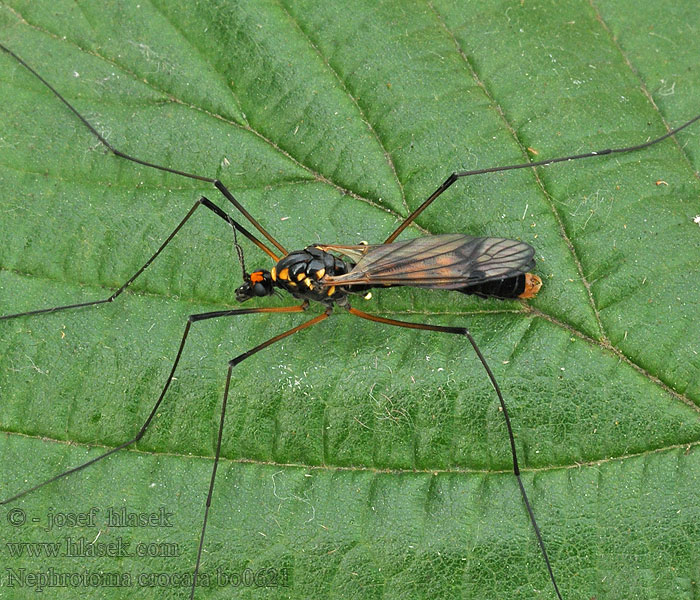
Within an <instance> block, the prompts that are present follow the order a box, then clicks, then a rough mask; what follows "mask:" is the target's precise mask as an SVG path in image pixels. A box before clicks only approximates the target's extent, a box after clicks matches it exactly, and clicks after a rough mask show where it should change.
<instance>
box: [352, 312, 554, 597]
mask: <svg viewBox="0 0 700 600" xmlns="http://www.w3.org/2000/svg"><path fill="white" fill-rule="evenodd" d="M348 310H349V311H350V314H353V315H355V316H356V317H360V318H362V319H367V320H369V321H375V322H377V323H384V324H385V325H396V326H397V327H407V328H409V329H422V330H427V331H439V332H442V333H454V334H457V335H464V336H466V337H467V339H468V340H469V343H470V344H471V345H472V348H474V352H476V355H477V357H478V358H479V361H480V362H481V364H482V365H483V367H484V369H485V370H486V374H487V375H488V377H489V379H490V380H491V385H493V388H494V390H496V395H497V396H498V401H499V403H500V405H501V410H502V411H503V418H504V419H505V421H506V430H507V431H508V439H509V440H510V452H511V455H512V457H513V473H514V474H515V477H516V478H517V480H518V486H519V487H520V494H521V495H522V498H523V502H524V504H525V508H526V509H527V514H528V515H529V516H530V522H531V523H532V527H533V529H534V530H535V536H536V537H537V543H538V544H539V546H540V550H541V552H542V557H543V558H544V562H545V564H546V566H547V571H548V572H549V578H550V580H551V581H552V585H553V586H554V591H555V592H556V594H557V598H559V600H562V597H561V593H560V592H559V586H558V585H557V580H556V578H555V577H554V572H553V571H552V565H551V564H550V562H549V555H548V554H547V548H546V547H545V545H544V540H543V539H542V534H541V533H540V528H539V526H538V525H537V521H536V520H535V513H534V511H533V510H532V506H531V505H530V500H529V498H528V497H527V493H526V492H525V486H524V485H523V481H522V479H521V477H520V466H519V465H518V455H517V453H516V450H515V437H514V436H513V428H512V427H511V425H510V416H509V415H508V409H507V408H506V402H505V400H504V399H503V394H502V393H501V388H500V387H499V386H498V382H497V381H496V377H495V375H494V374H493V371H491V367H489V364H488V363H487V362H486V358H484V355H483V354H482V353H481V350H480V349H479V346H477V344H476V340H475V339H474V338H473V337H472V334H471V333H469V330H468V329H467V328H466V327H445V326H442V325H429V324H427V323H410V322H407V321H397V320H395V319H388V318H386V317H380V316H377V315H370V314H368V313H366V312H363V311H361V310H357V309H356V308H349V309H348Z"/></svg>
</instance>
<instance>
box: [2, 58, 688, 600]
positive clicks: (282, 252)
mask: <svg viewBox="0 0 700 600" xmlns="http://www.w3.org/2000/svg"><path fill="white" fill-rule="evenodd" d="M0 49H1V50H2V51H4V52H5V53H7V54H8V55H10V56H11V57H13V58H14V59H15V60H16V61H17V62H18V63H19V64H20V65H22V67H24V68H25V69H27V70H28V71H29V72H30V73H31V74H32V75H33V76H34V77H36V78H37V79H38V80H39V81H41V82H42V84H43V85H44V86H46V88H48V89H49V90H50V91H51V92H52V93H53V94H54V95H55V97H56V98H57V99H58V100H59V101H60V102H62V103H63V104H64V105H65V106H66V107H67V108H68V109H69V110H70V111H71V112H72V113H73V115H74V116H75V117H76V118H77V119H78V120H79V121H80V122H81V123H82V124H83V125H84V126H85V127H86V128H87V129H88V130H89V131H90V132H92V134H93V135H94V136H95V137H96V138H97V140H99V142H100V143H101V144H102V145H103V146H104V147H105V148H106V149H107V150H108V151H110V152H111V153H112V154H114V155H115V156H117V157H120V158H122V159H125V160H126V161H130V162H132V163H136V164H139V165H141V166H145V167H147V168H152V169H157V170H160V171H164V172H167V173H171V174H174V175H178V176H181V177H185V178H189V179H194V180H198V181H201V182H205V183H209V184H212V185H213V186H214V187H215V188H216V189H217V190H218V191H219V192H220V193H221V194H222V195H223V196H224V198H226V199H227V200H228V202H229V203H230V205H231V206H232V207H233V208H234V209H235V210H237V211H238V213H240V214H241V215H242V216H243V218H244V219H245V220H246V221H247V222H248V223H249V225H250V226H251V227H252V229H255V230H257V234H255V233H253V232H252V231H250V230H249V229H248V228H247V227H246V226H244V225H243V224H241V223H240V222H239V221H237V220H236V219H234V218H233V217H232V216H231V215H230V214H229V213H227V212H226V211H224V210H222V209H221V208H220V207H219V206H217V205H216V204H214V203H213V202H211V200H209V199H208V198H206V197H204V196H202V197H201V198H199V199H198V200H197V201H196V202H195V203H194V205H193V206H192V208H190V210H189V211H188V212H187V214H186V215H185V216H184V217H183V218H182V220H181V221H180V222H179V224H178V225H177V226H176V227H175V228H174V229H173V230H172V231H171V232H170V233H169V235H167V237H166V238H165V241H164V242H163V243H162V244H161V245H160V247H159V248H158V249H157V250H156V251H155V252H154V253H153V254H152V255H151V256H150V258H148V259H147V260H146V261H145V262H144V263H143V265H142V266H141V267H140V268H139V269H138V270H137V271H136V272H135V273H134V274H133V275H132V276H131V277H130V278H129V279H128V280H127V281H126V282H124V284H123V285H121V286H120V287H119V288H118V289H116V290H115V291H114V292H113V293H112V294H110V295H109V296H108V297H106V298H103V299H99V300H94V301H89V302H79V303H72V304H64V305H60V306H52V307H48V308H36V309H31V310H25V311H23V312H18V313H13V314H7V315H4V316H2V317H0V320H10V319H19V318H27V317H33V316H38V315H42V314H48V313H55V312H58V311H64V310H72V309H80V308H87V307H95V306H99V305H101V304H106V303H111V302H113V301H114V300H116V299H117V298H118V297H119V296H120V295H121V294H122V293H123V292H124V291H125V290H126V289H127V288H128V287H129V286H130V285H131V284H132V283H133V282H134V281H135V280H136V279H137V278H138V277H139V276H140V275H141V274H142V273H143V272H144V271H145V270H146V269H147V268H148V267H149V266H150V265H151V264H152V263H153V262H154V261H155V260H156V259H157V258H158V256H159V255H160V254H161V252H162V251H163V250H164V249H165V248H166V247H167V246H168V244H169V243H170V242H171V241H172V240H173V238H174V237H175V236H176V235H177V234H178V233H179V232H180V230H181V229H182V227H183V226H184V225H185V223H187V221H188V220H189V219H190V218H191V217H192V215H193V214H194V213H195V212H197V210H198V209H199V208H200V207H204V208H205V209H207V210H208V211H210V213H213V214H214V215H215V216H217V217H218V218H220V219H222V220H223V221H225V222H226V223H227V224H228V225H229V226H230V227H231V230H232V232H233V243H234V248H235V250H236V252H237V255H238V259H239V263H240V267H241V271H242V278H243V283H242V285H241V286H240V287H238V288H237V289H236V292H235V297H236V300H237V301H238V302H245V301H247V300H250V299H252V298H263V297H267V296H271V295H272V294H274V293H275V292H276V290H283V291H285V292H288V293H289V294H291V296H293V297H294V298H296V299H297V300H301V303H300V304H295V305H291V306H285V307H253V308H236V309H231V310H219V311H211V312H205V313H198V314H192V315H190V316H189V318H188V319H187V321H186V324H185V328H184V332H183V334H182V338H181V340H180V344H179V347H178V349H177V351H176V353H175V357H174V359H173V361H172V366H171V368H170V372H169V375H168V377H167V379H166V382H165V384H164V385H163V387H162V390H161V392H160V395H159V397H158V399H157V400H156V402H155V404H154V405H153V407H152V409H151V411H150V414H149V415H148V417H147V419H146V420H145V422H144V423H143V425H142V426H141V428H140V429H139V431H138V432H137V433H136V435H135V436H134V437H133V438H131V439H129V440H127V441H125V442H123V443H121V444H119V445H117V446H115V447H113V448H111V449H110V450H108V451H106V452H104V453H103V454H101V455H99V456H97V457H95V458H93V459H91V460H89V461H87V462H84V463H82V464H79V465H76V466H74V467H72V468H70V469H68V470H65V471H63V472H61V473H59V474H57V475H55V476H53V477H51V478H49V479H47V480H45V481H41V482H39V483H37V484H35V485H33V486H32V487H29V488H28V489H25V490H22V491H20V492H19V493H16V494H14V495H12V496H11V497H8V498H4V499H2V501H0V504H2V505H8V504H11V503H13V502H14V501H15V500H17V499H19V498H21V497H23V496H25V495H26V494H29V493H31V492H33V491H34V490H37V489H39V488H41V487H44V486H46V485H48V484H51V483H53V482H56V481H57V480H59V479H62V478H64V477H66V476H67V475H70V474H72V473H75V472H77V471H81V470H83V469H85V468H86V467H88V466H90V465H93V464H95V463H96V462H98V461H100V460H102V459H104V458H106V457H108V456H110V455H112V454H114V453H115V452H117V451H119V450H121V449H123V448H126V447H128V446H131V445H133V444H135V443H136V442H138V441H139V440H140V439H141V438H142V437H143V435H144V434H145V432H146V431H147V429H148V428H149V426H150V425H151V423H152V421H153V419H154V417H155V415H156V413H157V412H158V410H159V408H160V406H161V403H162V401H163V399H164V397H165V396H166V393H167V391H168V389H169V387H170V385H171V383H172V381H173V380H174V379H175V374H176V370H177V367H178V364H179V362H180V359H181V356H182V354H183V350H184V348H185V344H186V341H187V338H188V335H189V333H190V330H191V328H192V326H193V325H194V324H195V323H198V322H201V321H206V320H210V319H220V318H226V317H234V316H239V315H248V314H262V313H268V314H269V313H300V312H304V311H305V310H306V309H307V308H308V307H309V306H310V304H311V303H312V302H316V303H320V304H321V305H322V306H323V308H324V311H323V313H321V314H319V315H317V316H315V317H313V318H311V319H309V320H307V321H305V322H303V323H301V324H300V325H297V326H295V327H293V328H291V329H289V330H287V331H284V332H283V333H280V334H278V335H275V336H273V337H271V338H269V339H267V340H265V341H263V342H261V343H259V344H257V345H256V346H254V347H253V348H251V349H249V350H248V351H246V352H244V353H242V354H240V355H238V356H236V357H235V358H233V359H231V360H230V361H229V363H228V371H227V374H226V379H225V389H224V394H223V400H222V403H221V412H220V416H219V421H218V432H217V437H216V445H215V455H214V461H213V467H212V471H211V476H210V479H209V487H208V492H207V496H206V500H205V502H204V515H203V519H202V527H201V532H200V535H199V545H198V549H197V555H196V560H195V561H194V566H193V570H192V579H191V587H190V598H194V597H195V594H196V589H197V578H198V575H199V574H200V566H201V564H202V552H203V549H204V547H205V540H206V527H207V522H208V517H209V511H210V507H211V504H212V494H213V490H214V484H215V479H216V473H217V467H218V464H219V459H220V454H221V443H222V436H223V427H224V421H225V416H226V409H227V404H228V401H229V399H230V396H231V387H232V386H231V378H232V373H233V370H234V368H235V367H236V366H237V365H238V364H240V363H241V362H242V361H244V360H246V359H247V358H249V357H251V356H253V355H255V354H256V353H257V352H259V351H261V350H263V349H264V348H267V347H269V346H271V345H273V344H275V343H276V342H279V341H280V340H283V339H285V338H287V337H289V336H291V335H293V334H295V333H297V332H299V331H302V330H304V329H307V328H309V327H312V326H314V325H316V324H318V323H320V322H322V321H324V320H325V319H327V318H328V317H329V316H330V315H331V314H332V312H333V310H334V309H335V308H340V309H344V310H346V311H347V312H348V313H349V314H350V315H353V316H355V317H358V318H361V319H365V320H369V321H374V322H378V323H381V324H385V325H391V326H397V327H402V328H408V329H416V330H423V331H432V332H438V333H447V334H454V335H460V336H464V337H466V338H467V340H468V341H469V343H470V345H471V346H472V348H473V350H474V352H475V353H476V356H477V357H478V359H479V361H480V362H481V365H482V366H483V368H484V370H485V372H486V375H487V377H488V379H489V380H490V383H491V385H492V386H493V388H494V391H495V393H496V396H497V399H498V402H499V405H500V409H501V412H502V414H503V418H504V420H505V425H506V429H507V434H508V438H509V443H510V451H511V457H512V463H513V473H514V475H515V477H516V479H517V483H518V487H519V490H520V494H521V498H522V501H523V505H524V507H525V509H526V512H527V515H528V518H529V520H530V522H531V525H532V529H533V531H534V535H535V540H536V543H537V545H538V546H539V550H540V553H541V555H542V558H543V562H544V567H545V568H546V570H547V573H548V576H549V579H550V581H551V585H552V589H553V591H554V594H555V595H556V597H557V598H559V600H562V598H563V597H562V593H561V592H560V589H559V585H558V579H557V577H556V575H555V569H554V567H553V565H552V564H551V563H550V559H549V556H548V554H547V550H546V544H545V537H546V536H544V535H543V534H542V533H541V532H540V528H539V526H538V524H537V521H536V518H535V513H534V510H533V508H532V506H531V503H530V500H529V498H528V495H527V492H526V489H525V486H524V484H523V482H522V479H521V475H520V466H519V462H518V458H517V453H516V446H515V439H514V433H513V429H512V426H511V423H510V417H509V414H508V410H507V406H506V403H505V400H504V397H503V394H502V392H501V389H500V387H499V385H498V382H497V380H496V377H495V376H494V373H493V371H492V370H491V368H490V366H489V364H488V362H487V361H486V358H485V357H484V355H483V354H482V352H481V350H480V349H479V346H478V345H477V343H476V341H475V339H474V338H473V337H472V335H471V333H470V332H469V330H468V329H467V328H466V327H449V326H440V325H433V324H428V323H419V322H410V321H402V320H396V319H391V318H387V317H383V316H379V315H374V314H369V313H366V312H363V311H361V310H358V309H357V308H355V307H353V306H351V304H350V299H351V298H352V297H353V296H356V295H365V294H367V293H368V292H369V290H371V289H373V288H385V287H396V286H412V287H418V288H428V289H435V290H443V291H457V292H460V293H463V294H473V295H476V296H479V297H483V298H497V299H530V298H534V297H535V296H536V294H537V293H538V291H539V289H540V287H541V286H542V280H541V279H540V277H539V276H538V275H536V274H534V273H532V272H531V270H532V269H534V268H535V262H534V255H535V250H534V248H533V247H532V246H530V245H529V244H527V243H525V242H522V241H518V240H513V239H506V238H498V237H471V236H468V235H463V234H460V233H454V234H445V235H432V236H425V237H418V238H414V239H409V240H403V241H396V239H397V237H398V236H399V235H400V234H401V233H402V232H403V231H404V230H405V229H406V228H407V227H408V226H409V225H410V224H411V223H413V222H414V221H415V219H416V218H417V217H418V216H419V215H420V214H421V213H422V212H423V211H424V210H425V209H427V208H428V207H429V206H430V205H431V204H432V203H433V202H434V201H435V200H436V199H437V198H438V197H439V196H440V195H441V194H442V193H443V192H444V191H445V190H446V189H448V188H449V187H450V186H451V185H452V184H454V183H455V182H456V181H457V180H459V179H461V178H464V177H468V176H474V175H480V174H484V173H495V172H501V171H510V170H515V169H525V168H532V167H539V166H547V165H551V164H553V163H557V162H564V161H570V160H578V159H583V158H592V157H597V156H605V155H609V154H615V153H623V152H631V151H634V150H639V149H642V148H646V147H648V146H651V145H652V144H656V143H658V142H660V141H662V140H665V139H667V138H668V137H670V136H672V135H674V134H675V133H677V132H678V131H680V130H681V129H684V128H685V127H688V126H689V125H691V124H692V123H694V122H695V121H697V120H698V119H700V115H698V116H696V117H694V118H693V119H691V120H689V121H687V122H686V123H685V124H683V125H681V126H680V127H677V128H676V129H673V130H671V131H669V132H668V133H666V134H665V135H662V136H660V137H658V138H656V139H653V140H651V141H647V142H644V143H641V144H638V145H634V146H627V147H622V148H613V149H605V150H599V151H594V152H587V153H583V154H574V155H570V156H565V157H559V158H553V159H547V160H540V161H536V162H529V163H523V164H515V165H509V166H501V167H490V168H485V169H475V170H470V171H460V172H455V173H452V174H451V175H450V176H449V177H448V178H447V179H446V180H445V181H444V182H443V183H442V184H441V185H440V186H439V187H438V188H437V189H436V190H435V191H434V192H433V193H432V194H431V195H430V196H429V197H428V198H427V199H426V200H425V201H424V202H423V203H422V204H421V205H420V206H419V207H418V208H417V209H415V210H414V211H413V212H411V213H410V214H409V215H408V217H406V218H405V219H404V220H403V221H402V222H401V224H400V225H399V226H398V227H397V228H396V229H395V230H394V231H393V233H392V234H391V235H390V236H389V237H388V238H387V239H386V240H385V241H384V242H383V243H382V244H375V245H368V244H365V243H362V244H357V245H335V244H313V245H310V246H307V247H306V248H304V249H303V250H298V251H292V252H289V251H287V250H286V249H285V247H284V246H283V245H282V244H281V243H280V242H279V241H277V240H276V239H275V238H274V237H273V236H272V235H271V234H270V233H269V232H268V231H267V230H266V229H265V228H264V227H263V226H262V225H261V224H260V223H259V222H258V221H257V220H256V219H255V218H254V217H253V216H252V215H251V214H250V213H249V212H248V211H247V210H246V209H245V208H244V206H243V205H242V204H241V203H240V202H239V201H238V200H237V199H236V198H235V197H234V195H233V194H232V193H231V191H230V190H229V189H228V188H227V187H226V186H225V185H224V184H223V183H222V182H221V181H220V180H218V179H215V178H210V177H206V176H202V175H198V174H195V173H190V172H186V171H181V170H177V169H174V168H171V167H167V166H163V165H160V164H157V163H153V162H150V161H147V160H143V159H141V158H138V157H135V156H131V155H129V154H126V153H125V152H122V151H121V150H119V149H117V148H115V147H113V146H112V145H111V144H110V143H109V142H108V141H107V139H106V138H105V137H104V136H103V135H102V134H101V133H99V132H98V131H97V129H96V128H95V127H94V126H93V125H92V124H91V122H90V121H89V120H88V119H87V118H86V117H85V116H83V115H82V114H81V113H80V112H78V110H77V109H76V108H74V107H73V105H72V104H71V103H70V102H68V100H66V98H65V97H64V96H63V95H61V93H60V92H59V91H57V90H56V89H55V88H54V87H53V86H52V85H51V84H50V83H49V82H48V81H47V80H46V79H44V78H43V77H42V76H41V75H40V74H39V73H38V72H37V71H35V70H34V69H33V68H32V67H31V66H30V65H28V64H27V63H26V62H25V61H24V60H23V59H22V58H21V57H19V56H18V55H17V54H15V53H14V52H13V51H12V50H11V49H9V48H7V47H5V46H3V45H0ZM239 235H240V236H242V237H244V238H246V239H247V240H248V241H249V242H251V243H253V244H254V245H255V246H256V247H257V248H258V249H259V250H261V251H262V252H263V253H265V254H266V255H267V256H268V258H270V259H271V260H272V261H273V262H274V265H273V266H272V267H271V268H270V269H269V270H267V269H258V270H255V271H252V272H248V270H247V269H246V266H245V259H244V253H243V247H242V246H241V245H240V244H239V241H238V236H239Z"/></svg>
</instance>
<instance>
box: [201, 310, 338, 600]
mask: <svg viewBox="0 0 700 600" xmlns="http://www.w3.org/2000/svg"><path fill="white" fill-rule="evenodd" d="M331 311H332V309H331V308H327V309H326V312H324V313H323V314H322V315H318V316H317V317H314V318H313V319H311V320H309V321H306V322H305V323H302V324H301V325H297V326H296V327H293V328H292V329H290V330H289V331H285V332H283V333H280V334H279V335H276V336H275V337H272V338H270V339H269V340H267V341H266V342H263V343H262V344H259V345H257V346H255V348H251V349H250V350H248V351H247V352H244V353H243V354H239V355H238V356H237V357H236V358H234V359H233V360H230V361H229V363H228V373H227V374H226V387H225V389H224V400H223V402H222V403H221V417H220V419H219V435H218V437H217V440H216V453H215V454H214V466H213V468H212V471H211V480H210V481H209V493H208V494H207V501H206V505H205V508H204V520H203V522H202V533H201V535H200V536H199V548H198V549H197V564H196V565H195V567H194V575H193V577H192V590H191V591H190V600H193V599H194V591H195V588H196V586H197V576H198V574H199V565H200V564H201V562H202V549H203V548H204V534H205V532H206V530H207V520H208V519H209V507H210V506H211V498H212V494H213V493H214V480H215V479H216V469H217V467H218V466H219V456H220V454H221V439H222V436H223V433H224V419H225V417H226V404H227V403H228V392H229V389H230V387H231V373H232V372H233V368H234V367H235V366H236V365H237V364H239V363H242V362H243V361H244V360H245V359H246V358H248V357H250V356H253V354H256V353H257V352H260V350H262V349H263V348H267V347H268V346H271V345H272V344H274V343H275V342H279V341H280V340H282V339H284V338H286V337H289V336H290V335H292V334H294V333H297V332H298V331H301V330H302V329H306V328H307V327H311V326H312V325H316V324H317V323H320V322H321V321H323V320H324V319H327V318H328V317H329V316H330V314H331Z"/></svg>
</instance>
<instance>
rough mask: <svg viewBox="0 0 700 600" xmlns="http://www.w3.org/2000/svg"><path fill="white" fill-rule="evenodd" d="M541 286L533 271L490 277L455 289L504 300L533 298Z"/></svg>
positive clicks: (482, 296)
mask: <svg viewBox="0 0 700 600" xmlns="http://www.w3.org/2000/svg"><path fill="white" fill-rule="evenodd" d="M541 286H542V280H541V279H540V278H539V277H538V276H537V275H535V274H533V273H519V274H518V275H514V276H513V277H505V278H503V279H492V280H490V281H484V282H483V283H477V284H474V285H467V286H465V287H463V288H458V289H457V290H455V291H457V292H462V293H463V294H474V295H475V296H479V297H481V298H500V299H503V300H506V299H508V298H533V297H534V296H535V295H536V294H537V292H538V291H539V289H540V287H541Z"/></svg>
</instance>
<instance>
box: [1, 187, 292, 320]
mask: <svg viewBox="0 0 700 600" xmlns="http://www.w3.org/2000/svg"><path fill="white" fill-rule="evenodd" d="M200 206H204V207H206V208H208V209H209V210H210V211H212V212H213V213H214V214H215V215H217V216H218V217H220V218H222V219H223V220H224V221H226V222H227V223H228V224H229V225H231V227H233V228H234V229H236V230H238V231H240V232H241V233H242V234H243V235H244V236H245V237H247V238H248V239H249V240H251V241H252V242H253V243H254V244H256V245H257V246H258V247H259V248H261V249H263V250H265V251H267V252H269V251H268V250H267V249H266V247H265V246H264V244H262V242H261V241H260V240H258V239H257V238H256V237H255V236H254V235H253V234H252V233H250V232H249V231H248V230H247V229H246V228H245V227H243V226H242V225H241V224H240V223H237V222H236V221H234V220H233V219H232V218H231V217H230V216H229V215H227V214H226V213H225V212H224V211H223V210H221V209H220V208H219V207H218V206H216V204H214V203H212V202H211V201H210V200H208V199H207V198H205V197H204V196H202V197H201V198H200V199H199V200H197V202H195V203H194V205H193V206H192V208H191V209H190V210H189V211H188V212H187V214H186V215H185V217H184V218H183V219H182V221H180V223H179V224H178V225H177V227H175V229H173V231H172V232H171V233H170V235H169V236H168V237H167V238H166V239H165V241H164V242H163V243H162V244H161V245H160V247H159V248H158V250H156V251H155V252H154V253H153V255H152V256H151V257H150V258H149V259H148V260H147V261H146V262H145V263H144V264H143V265H142V266H141V268H140V269H138V271H136V273H134V274H133V275H132V276H131V277H130V278H129V279H128V280H127V281H126V282H124V284H122V286H121V287H120V288H119V289H118V290H116V291H115V292H114V293H113V294H111V295H110V296H109V297H108V298H102V299H101V300H92V301H90V302H79V303H77V304H66V305H63V306H54V307H51V308H40V309H38V310H28V311H26V312H20V313H14V314H11V315H2V316H0V321H3V320H7V319H15V318H17V317H27V316H30V315H41V314H44V313H52V312H57V311H60V310H68V309H71V308H84V307H86V306H95V305H97V304H105V303H107V302H112V301H113V300H114V299H115V298H117V296H119V295H120V294H121V293H122V292H123V291H124V290H125V289H126V288H127V287H129V286H130V285H131V284H132V283H133V282H134V281H135V280H136V278H137V277H138V276H139V275H141V273H143V272H144V271H145V270H146V269H147V268H148V267H149V266H150V264H151V263H152V262H153V261H154V260H155V259H156V258H158V255H159V254H160V253H161V252H162V251H163V250H165V247H166V246H167V245H168V244H169V243H170V242H171V241H172V239H173V238H174V237H175V236H176V235H177V233H178V232H179V231H180V229H182V227H183V226H184V224H185V223H187V221H188V220H189V219H190V217H191V216H192V215H193V214H194V212H195V211H196V210H197V209H198V208H199V207H200ZM269 253H270V256H271V257H272V258H273V259H274V260H278V259H277V257H276V256H275V255H274V254H272V253H271V252H269Z"/></svg>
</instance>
